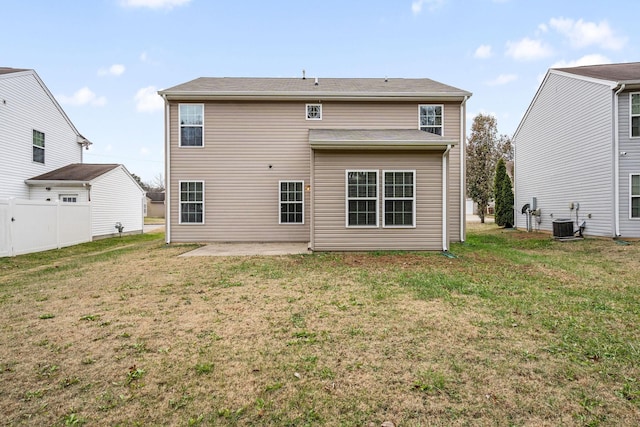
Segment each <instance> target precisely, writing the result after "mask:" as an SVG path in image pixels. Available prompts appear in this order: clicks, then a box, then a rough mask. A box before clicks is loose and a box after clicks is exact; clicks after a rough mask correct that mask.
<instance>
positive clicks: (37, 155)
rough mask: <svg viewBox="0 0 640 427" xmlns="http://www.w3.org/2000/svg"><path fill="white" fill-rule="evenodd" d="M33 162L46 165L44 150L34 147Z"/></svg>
mask: <svg viewBox="0 0 640 427" xmlns="http://www.w3.org/2000/svg"><path fill="white" fill-rule="evenodd" d="M33 161H34V162H38V163H43V164H44V148H40V147H33Z"/></svg>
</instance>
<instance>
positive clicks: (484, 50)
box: [473, 44, 493, 59]
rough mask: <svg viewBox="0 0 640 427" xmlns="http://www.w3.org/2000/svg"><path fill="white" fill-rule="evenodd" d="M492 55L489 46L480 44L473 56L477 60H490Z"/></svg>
mask: <svg viewBox="0 0 640 427" xmlns="http://www.w3.org/2000/svg"><path fill="white" fill-rule="evenodd" d="M492 55H493V52H492V51H491V45H488V44H481V45H480V46H478V48H477V49H476V51H475V53H474V54H473V56H474V58H479V59H487V58H491V56H492Z"/></svg>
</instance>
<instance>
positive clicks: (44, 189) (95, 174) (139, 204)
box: [27, 163, 145, 238]
mask: <svg viewBox="0 0 640 427" xmlns="http://www.w3.org/2000/svg"><path fill="white" fill-rule="evenodd" d="M27 184H28V185H29V188H30V195H29V196H30V197H29V198H30V199H31V200H42V201H46V202H55V201H61V202H64V203H85V202H91V203H90V206H91V236H92V237H93V238H100V237H106V236H113V235H116V234H117V233H118V231H117V229H116V227H115V225H116V223H120V224H122V225H123V226H124V233H142V231H143V226H144V204H145V192H144V190H143V189H142V188H140V186H139V185H138V183H137V182H136V180H135V179H133V177H132V176H131V175H130V174H129V172H128V171H127V169H126V168H125V167H124V166H122V165H118V164H112V165H105V164H86V163H85V164H72V165H67V166H65V167H62V168H60V169H57V170H55V171H51V172H48V173H46V174H43V175H40V176H37V177H34V178H32V179H29V180H27Z"/></svg>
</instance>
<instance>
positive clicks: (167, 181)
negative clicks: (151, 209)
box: [162, 94, 171, 244]
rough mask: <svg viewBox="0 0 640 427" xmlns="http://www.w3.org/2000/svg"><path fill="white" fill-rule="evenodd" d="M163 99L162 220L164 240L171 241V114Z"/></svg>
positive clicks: (165, 97)
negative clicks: (163, 197)
mask: <svg viewBox="0 0 640 427" xmlns="http://www.w3.org/2000/svg"><path fill="white" fill-rule="evenodd" d="M162 98H163V99H164V111H165V113H164V160H165V161H164V163H165V166H164V167H165V170H164V177H165V178H164V187H165V188H164V191H165V200H164V222H165V242H166V243H167V244H168V243H171V144H170V140H169V135H170V129H169V125H170V123H171V121H170V120H171V115H170V113H169V102H168V101H167V95H166V94H163V95H162Z"/></svg>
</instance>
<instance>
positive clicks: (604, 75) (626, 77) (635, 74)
mask: <svg viewBox="0 0 640 427" xmlns="http://www.w3.org/2000/svg"><path fill="white" fill-rule="evenodd" d="M554 69H555V70H558V71H564V72H565V73H571V74H576V75H579V76H584V77H591V78H595V79H601V80H610V81H614V82H625V81H638V80H640V62H628V63H622V64H603V65H586V66H583V67H571V68H554Z"/></svg>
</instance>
